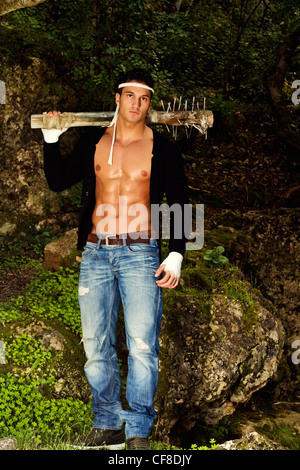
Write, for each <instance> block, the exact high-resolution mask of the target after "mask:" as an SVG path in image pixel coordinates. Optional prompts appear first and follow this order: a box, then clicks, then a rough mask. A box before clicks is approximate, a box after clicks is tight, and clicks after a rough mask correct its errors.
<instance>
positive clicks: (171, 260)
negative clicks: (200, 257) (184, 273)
mask: <svg viewBox="0 0 300 470" xmlns="http://www.w3.org/2000/svg"><path fill="white" fill-rule="evenodd" d="M182 260H183V256H182V255H181V254H180V253H177V251H171V253H169V255H168V256H167V258H166V259H165V260H164V261H163V262H162V263H161V265H160V267H159V268H158V270H157V271H156V273H155V277H158V276H159V275H160V274H161V273H162V272H163V271H164V272H165V275H164V277H163V278H162V279H160V280H159V281H156V284H157V285H158V286H159V287H166V288H168V289H173V288H174V287H176V286H177V285H178V282H179V279H180V272H181V263H182Z"/></svg>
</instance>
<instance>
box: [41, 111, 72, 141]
mask: <svg viewBox="0 0 300 470" xmlns="http://www.w3.org/2000/svg"><path fill="white" fill-rule="evenodd" d="M43 115H44V117H43V128H42V133H43V136H44V141H45V142H47V144H54V143H55V142H58V139H59V137H60V136H61V134H63V133H64V132H66V131H67V130H68V128H69V126H70V116H69V115H68V114H67V113H64V114H63V115H62V114H61V112H60V111H50V112H49V113H46V112H45V113H43Z"/></svg>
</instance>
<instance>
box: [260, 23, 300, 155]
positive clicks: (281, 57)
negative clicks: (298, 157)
mask: <svg viewBox="0 0 300 470" xmlns="http://www.w3.org/2000/svg"><path fill="white" fill-rule="evenodd" d="M299 43H300V27H299V28H297V29H296V31H294V32H293V33H291V34H290V35H289V36H287V38H286V39H285V40H284V41H283V43H282V44H281V46H280V47H279V49H278V53H277V58H276V62H275V65H274V68H273V71H272V73H271V76H270V78H269V80H268V81H267V89H268V93H269V97H270V101H271V107H272V111H273V115H274V126H275V130H276V133H277V135H278V137H280V138H281V139H283V140H284V141H285V142H287V143H288V144H289V145H290V146H291V147H293V148H294V149H296V150H298V151H300V134H299V133H297V132H296V131H295V130H294V129H293V127H292V124H293V115H292V113H291V112H290V110H289V108H288V101H287V98H286V96H285V94H284V93H283V91H282V89H283V84H284V78H285V76H286V74H287V71H288V68H289V65H290V63H291V60H292V57H293V54H294V53H295V51H296V49H297V47H298V45H299Z"/></svg>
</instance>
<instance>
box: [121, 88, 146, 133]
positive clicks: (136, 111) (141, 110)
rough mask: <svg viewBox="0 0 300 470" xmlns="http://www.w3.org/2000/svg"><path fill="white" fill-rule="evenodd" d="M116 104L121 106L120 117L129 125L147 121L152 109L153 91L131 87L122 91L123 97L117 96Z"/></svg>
mask: <svg viewBox="0 0 300 470" xmlns="http://www.w3.org/2000/svg"><path fill="white" fill-rule="evenodd" d="M116 104H119V106H120V108H119V116H120V117H122V118H123V119H124V120H125V121H126V122H128V123H132V124H134V123H139V122H141V121H145V119H146V116H147V112H148V111H149V109H150V108H151V91H150V90H147V88H140V87H135V86H134V85H129V86H128V87H127V86H126V87H124V88H123V89H122V93H121V95H120V94H119V93H117V94H116Z"/></svg>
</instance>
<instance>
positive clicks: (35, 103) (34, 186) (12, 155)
mask: <svg viewBox="0 0 300 470" xmlns="http://www.w3.org/2000/svg"><path fill="white" fill-rule="evenodd" d="M51 74H52V77H53V70H51V66H50V65H49V64H46V63H45V62H43V61H42V60H41V59H38V58H31V59H28V60H27V61H26V62H24V63H23V64H15V65H13V66H12V65H11V64H10V63H9V62H6V60H5V57H1V77H0V78H1V81H2V82H3V83H5V90H6V94H5V99H3V103H2V104H0V165H1V179H0V212H1V219H0V233H1V234H4V235H6V234H10V233H13V231H14V230H15V229H16V228H17V227H18V230H20V231H21V230H22V228H21V227H20V225H21V221H22V218H23V217H24V216H25V217H26V216H30V217H31V218H33V217H34V216H37V217H38V218H40V220H41V218H42V217H45V214H46V212H47V209H48V210H49V208H51V207H53V208H54V209H56V211H57V212H59V200H58V199H57V195H55V194H54V193H53V192H51V191H50V190H49V188H48V185H47V182H46V178H45V175H44V170H43V145H42V144H43V137H42V133H41V131H40V130H39V129H38V130H32V129H31V126H30V117H31V115H32V114H40V113H41V112H43V111H45V110H49V109H55V108H57V107H59V106H62V105H61V104H59V103H60V99H59V98H58V97H57V96H55V95H54V94H53V93H51V91H50V90H51V86H49V83H51ZM67 101H68V93H67V91H66V96H65V98H64V104H65V105H67ZM75 134H76V131H75V132H74V133H73V130H71V131H69V133H68V135H67V137H64V139H62V141H63V142H62V148H65V149H68V148H69V145H72V142H73V139H74V136H75Z"/></svg>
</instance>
